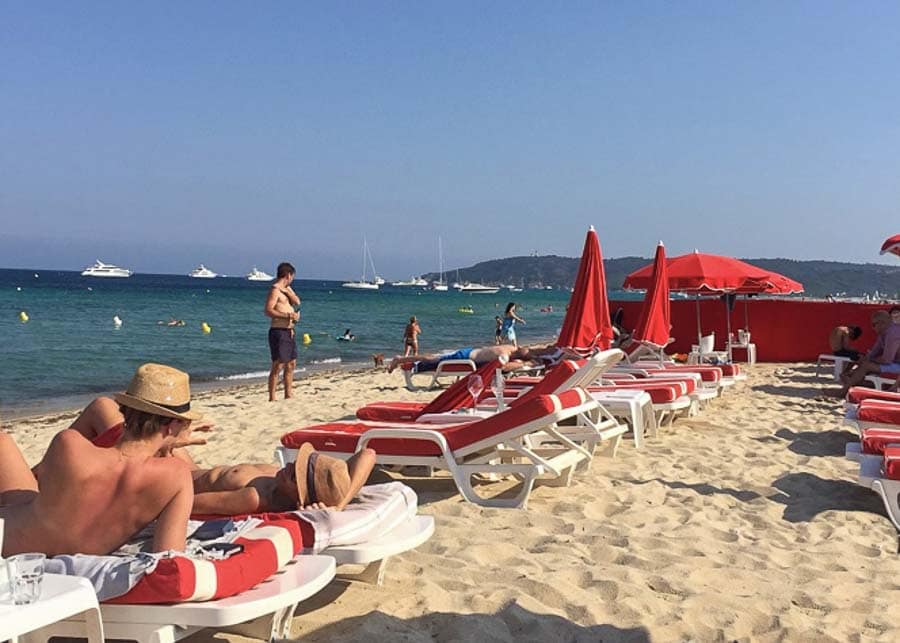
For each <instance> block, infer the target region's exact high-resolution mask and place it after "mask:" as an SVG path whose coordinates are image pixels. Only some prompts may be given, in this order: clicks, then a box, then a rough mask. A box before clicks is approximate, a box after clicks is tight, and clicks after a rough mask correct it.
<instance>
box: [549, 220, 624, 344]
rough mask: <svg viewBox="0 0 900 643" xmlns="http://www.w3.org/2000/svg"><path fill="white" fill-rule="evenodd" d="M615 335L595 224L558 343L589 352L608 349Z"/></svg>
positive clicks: (585, 244)
mask: <svg viewBox="0 0 900 643" xmlns="http://www.w3.org/2000/svg"><path fill="white" fill-rule="evenodd" d="M612 338H613V329H612V322H611V321H610V319H609V299H608V298H607V296H606V276H605V274H604V270H603V254H602V252H601V251H600V240H599V239H598V238H597V232H596V230H594V226H591V227H590V229H588V233H587V238H586V239H585V240H584V250H583V251H582V253H581V263H580V264H579V265H578V276H577V277H576V278H575V288H574V289H573V290H572V297H571V299H569V305H568V307H567V310H566V318H565V319H564V320H563V325H562V330H560V333H559V339H557V340H556V345H557V346H559V347H560V348H567V349H570V350H572V351H574V352H576V353H579V354H581V355H588V354H590V353H593V352H594V351H596V350H606V349H608V348H609V347H610V344H611V342H612Z"/></svg>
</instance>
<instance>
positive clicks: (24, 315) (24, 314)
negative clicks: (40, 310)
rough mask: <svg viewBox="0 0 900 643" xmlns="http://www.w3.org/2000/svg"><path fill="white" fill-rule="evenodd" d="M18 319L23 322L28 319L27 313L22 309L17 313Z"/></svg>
mask: <svg viewBox="0 0 900 643" xmlns="http://www.w3.org/2000/svg"><path fill="white" fill-rule="evenodd" d="M19 321H21V322H23V323H24V322H27V321H28V313H26V312H25V311H24V310H23V311H22V312H20V313H19Z"/></svg>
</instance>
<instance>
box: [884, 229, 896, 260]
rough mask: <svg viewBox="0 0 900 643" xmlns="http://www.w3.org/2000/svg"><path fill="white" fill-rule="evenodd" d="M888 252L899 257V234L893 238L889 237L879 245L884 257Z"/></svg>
mask: <svg viewBox="0 0 900 643" xmlns="http://www.w3.org/2000/svg"><path fill="white" fill-rule="evenodd" d="M889 252H890V253H891V254H895V255H897V256H898V257H900V234H895V235H894V236H893V237H889V238H888V239H886V240H885V242H884V243H883V244H881V254H883V255H884V254H887V253H889Z"/></svg>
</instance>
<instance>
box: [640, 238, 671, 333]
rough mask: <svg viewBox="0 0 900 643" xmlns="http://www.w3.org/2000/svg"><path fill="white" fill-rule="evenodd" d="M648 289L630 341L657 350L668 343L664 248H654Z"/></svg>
mask: <svg viewBox="0 0 900 643" xmlns="http://www.w3.org/2000/svg"><path fill="white" fill-rule="evenodd" d="M650 284H651V285H650V287H649V288H648V289H647V292H646V293H645V294H644V305H643V306H642V307H641V314H640V317H638V322H637V324H636V325H635V328H634V335H633V336H632V339H633V340H634V341H636V342H642V343H646V344H651V345H653V346H656V347H657V348H660V347H663V346H665V345H666V344H668V343H669V317H670V316H671V313H670V312H669V277H668V270H667V269H666V248H665V246H663V244H662V242H660V243H659V245H658V246H656V256H655V257H654V259H653V269H652V271H651V275H650Z"/></svg>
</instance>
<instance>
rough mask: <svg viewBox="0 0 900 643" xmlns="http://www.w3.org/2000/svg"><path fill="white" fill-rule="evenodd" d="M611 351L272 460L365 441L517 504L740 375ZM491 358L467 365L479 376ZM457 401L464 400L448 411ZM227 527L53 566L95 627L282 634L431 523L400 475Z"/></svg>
mask: <svg viewBox="0 0 900 643" xmlns="http://www.w3.org/2000/svg"><path fill="white" fill-rule="evenodd" d="M622 358H623V353H622V352H621V351H618V350H611V351H603V352H601V353H598V354H597V355H595V356H594V357H592V358H590V359H587V360H581V361H579V362H577V363H576V362H562V363H561V364H559V365H558V366H556V367H555V368H553V369H551V370H549V371H548V372H547V373H546V375H545V376H544V377H541V378H530V377H518V378H511V379H509V380H508V381H507V383H506V390H505V392H504V396H503V399H502V400H496V399H493V397H492V396H491V395H490V394H487V393H486V394H484V395H482V397H481V398H480V399H479V400H478V401H477V404H476V402H475V401H474V400H472V399H471V397H470V396H469V394H468V391H467V390H466V388H465V387H466V382H465V380H461V381H458V382H457V383H456V384H454V385H452V386H451V387H450V388H448V389H447V390H445V391H443V392H442V393H441V394H440V395H438V396H437V397H436V398H435V399H434V400H432V401H431V402H430V403H409V402H406V403H397V402H381V403H376V404H370V405H366V406H364V407H362V408H360V409H359V411H358V412H357V416H358V421H356V422H335V423H327V424H320V425H315V426H309V427H303V428H300V429H297V430H295V431H291V432H290V433H288V434H286V435H285V436H283V438H282V441H281V442H282V444H281V446H280V447H278V449H276V457H277V458H278V459H279V460H280V461H282V463H286V462H290V461H292V460H293V459H294V457H295V450H296V449H297V448H298V447H299V446H300V445H301V444H302V443H304V442H311V443H312V444H313V445H314V446H315V447H316V449H317V450H320V451H325V452H328V453H330V454H331V455H335V456H339V457H350V456H352V455H353V454H354V453H355V452H356V451H358V450H360V449H363V448H366V447H371V448H373V449H374V450H375V451H376V453H377V459H378V462H379V464H382V465H385V466H390V467H397V466H399V467H405V466H411V465H415V466H418V467H424V468H425V470H426V471H429V472H430V471H433V470H443V471H446V472H448V473H449V475H450V478H451V479H452V481H453V483H454V484H455V485H456V487H457V488H458V490H459V493H460V494H461V496H462V497H463V498H464V499H465V500H467V501H470V502H473V503H477V504H480V505H483V506H489V507H518V508H523V509H524V508H526V507H527V502H528V498H529V496H530V494H531V491H532V489H533V487H534V485H535V484H536V483H538V482H540V483H542V484H547V485H568V484H570V483H571V482H572V480H573V477H574V475H575V474H576V473H577V472H579V471H582V470H585V469H587V468H588V467H590V465H591V463H592V460H593V458H594V456H595V452H596V451H597V450H598V447H601V446H602V447H604V448H605V449H604V450H605V452H606V453H607V454H609V455H611V456H615V454H616V451H617V449H618V447H619V445H620V442H621V440H622V437H623V435H624V434H625V433H626V432H627V431H629V430H630V431H631V432H632V434H633V435H634V439H635V446H637V447H640V446H642V444H643V441H644V436H645V433H647V434H649V435H656V433H657V431H658V428H659V427H660V426H662V425H663V424H664V423H666V422H667V423H668V424H671V422H672V420H673V419H674V417H675V415H676V414H679V413H682V414H688V413H695V412H697V411H698V410H699V409H700V408H702V407H703V406H705V405H706V404H707V403H708V402H709V401H710V400H711V399H712V398H713V397H715V396H716V395H718V394H719V393H720V392H721V391H722V390H723V388H724V387H725V386H729V385H730V384H731V383H733V381H734V378H735V376H738V377H739V376H740V374H739V373H738V372H736V371H728V370H725V371H723V369H722V368H719V367H691V368H689V369H685V368H681V367H678V366H676V365H671V364H661V363H659V362H655V361H654V362H647V363H640V362H639V363H635V364H630V365H628V366H626V367H622V366H620V362H621V360H622ZM498 366H499V364H497V363H493V364H488V365H485V366H482V367H481V368H480V369H477V372H479V373H480V374H481V375H482V377H483V378H484V380H485V381H491V377H493V374H494V371H495V370H496V369H497V367H498ZM726 373H727V374H726ZM466 406H468V407H473V406H474V407H475V408H472V409H471V410H470V411H469V412H468V413H460V412H459V410H460V409H461V408H463V407H466ZM503 477H513V478H515V479H516V480H517V488H516V489H514V490H513V491H512V492H510V491H506V493H501V494H499V495H495V496H486V495H485V494H484V487H485V486H487V487H489V486H491V485H482V484H480V483H482V482H485V481H493V480H496V479H498V478H503ZM238 524H239V525H241V527H240V529H239V530H238V531H237V532H236V533H233V534H231V535H230V536H229V537H228V538H229V542H237V543H239V544H242V545H244V552H242V553H241V554H237V555H235V556H232V557H231V558H227V559H225V560H196V559H195V558H188V557H180V556H177V557H171V558H167V557H159V558H152V557H149V558H148V557H147V556H146V555H144V554H137V555H135V556H134V557H133V558H131V559H127V558H126V559H124V562H123V559H122V558H118V557H115V558H114V557H57V558H56V559H54V560H53V561H52V563H51V564H52V565H56V566H57V567H58V569H57V570H55V571H59V572H63V573H69V574H76V575H81V576H87V577H89V578H91V580H92V582H93V584H94V587H95V590H96V591H97V593H98V597H99V598H100V600H101V605H100V612H101V616H102V623H103V627H105V635H106V636H107V637H110V638H125V639H131V640H140V641H174V640H178V639H180V638H183V637H184V636H187V635H189V634H191V633H193V632H195V631H197V630H198V629H202V628H205V627H214V628H217V629H220V630H222V629H229V630H231V631H237V632H239V633H243V634H245V635H251V636H255V637H258V638H263V639H268V640H271V639H273V638H275V637H284V636H287V635H288V633H289V627H290V622H291V619H292V616H293V613H294V610H295V608H296V606H297V604H298V603H299V602H301V601H303V600H306V599H307V598H309V597H311V596H313V595H314V594H316V593H317V592H318V591H320V590H321V589H322V588H324V587H325V586H327V585H328V584H329V583H330V582H331V581H332V579H333V578H335V576H336V574H337V573H338V571H339V567H340V566H342V565H347V564H352V565H356V566H363V567H364V569H363V572H362V573H360V574H357V575H356V576H355V578H356V579H358V580H365V581H369V582H373V583H378V584H380V581H381V579H382V577H383V574H384V571H385V561H386V560H387V559H388V558H389V557H390V556H394V555H397V554H399V553H402V552H404V551H408V550H410V549H412V548H414V547H417V546H419V545H420V544H422V543H423V542H425V541H426V540H427V539H428V538H429V537H430V536H431V534H432V533H433V530H434V522H433V519H432V518H431V517H429V516H420V515H419V514H418V511H417V501H416V496H415V493H414V492H412V490H411V489H409V487H407V486H406V485H404V484H402V483H400V482H392V483H388V484H386V485H374V486H370V487H364V488H363V491H362V492H361V494H360V499H359V501H358V502H355V503H353V504H351V505H349V506H348V508H347V509H345V510H344V511H342V512H324V511H296V512H287V513H286V514H269V515H264V516H254V517H250V518H249V519H248V520H247V521H243V522H241V521H239V522H238ZM110 558H111V559H112V560H106V559H110ZM58 559H62V560H58ZM76 559H77V560H76ZM93 559H104V560H93ZM85 565H87V567H85ZM123 565H124V566H125V568H127V569H128V570H129V572H130V581H129V584H128V586H127V587H126V588H125V589H124V590H123V589H122V588H119V589H118V591H117V592H112V593H113V595H108V594H109V593H110V587H111V585H112V584H111V583H110V581H109V578H108V577H105V576H104V574H108V575H111V576H112V577H114V578H118V579H121V578H122V577H123V573H122V570H123ZM104 566H112V567H111V568H110V569H105V568H104ZM135 569H138V570H141V571H140V572H139V573H135V572H134V570H135ZM125 576H129V574H125ZM88 616H90V615H89V614H88ZM84 619H85V616H84V615H82V616H77V617H70V618H66V619H64V620H62V621H59V622H57V623H55V624H52V625H49V626H46V627H44V628H42V629H40V630H39V631H37V632H34V633H32V634H31V635H29V636H30V640H38V641H43V640H47V639H48V638H49V637H50V636H78V635H79V634H81V633H83V632H84V625H85V621H84ZM2 637H3V627H2V626H0V638H2Z"/></svg>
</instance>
